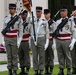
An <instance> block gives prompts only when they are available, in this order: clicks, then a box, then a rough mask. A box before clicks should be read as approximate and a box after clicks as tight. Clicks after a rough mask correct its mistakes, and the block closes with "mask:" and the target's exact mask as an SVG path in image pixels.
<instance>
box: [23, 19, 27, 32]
mask: <svg viewBox="0 0 76 75" xmlns="http://www.w3.org/2000/svg"><path fill="white" fill-rule="evenodd" d="M22 25H23V26H24V29H25V28H26V26H28V23H27V22H26V20H25V21H24V22H23V24H22ZM24 29H23V32H24Z"/></svg>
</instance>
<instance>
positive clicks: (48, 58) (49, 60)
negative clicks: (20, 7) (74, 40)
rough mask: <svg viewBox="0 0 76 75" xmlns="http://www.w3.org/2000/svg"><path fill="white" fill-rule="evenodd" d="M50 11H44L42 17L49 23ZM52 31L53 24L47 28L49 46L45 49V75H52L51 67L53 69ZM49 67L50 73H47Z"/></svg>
mask: <svg viewBox="0 0 76 75" xmlns="http://www.w3.org/2000/svg"><path fill="white" fill-rule="evenodd" d="M50 13H51V12H50V10H49V9H44V16H45V19H46V20H47V21H48V23H49V21H50V16H51V14H50ZM53 31H54V26H53V24H52V25H51V26H50V27H49V34H50V37H49V46H48V48H47V50H46V51H45V74H50V75H52V71H53V67H54V51H53V49H52V44H53V38H52V33H53ZM49 67H50V72H49V71H48V69H49Z"/></svg>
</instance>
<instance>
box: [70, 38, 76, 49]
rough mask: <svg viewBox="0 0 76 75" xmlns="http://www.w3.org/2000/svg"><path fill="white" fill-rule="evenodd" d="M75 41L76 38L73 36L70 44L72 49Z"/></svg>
mask: <svg viewBox="0 0 76 75" xmlns="http://www.w3.org/2000/svg"><path fill="white" fill-rule="evenodd" d="M75 42H76V39H75V38H72V40H71V44H70V45H69V47H70V50H73V48H74V44H75Z"/></svg>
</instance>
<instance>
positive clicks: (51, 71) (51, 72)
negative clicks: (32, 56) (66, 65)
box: [49, 67, 53, 75]
mask: <svg viewBox="0 0 76 75" xmlns="http://www.w3.org/2000/svg"><path fill="white" fill-rule="evenodd" d="M49 74H50V75H52V74H53V68H52V67H50V72H49Z"/></svg>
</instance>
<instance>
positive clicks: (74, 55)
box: [71, 6, 76, 74]
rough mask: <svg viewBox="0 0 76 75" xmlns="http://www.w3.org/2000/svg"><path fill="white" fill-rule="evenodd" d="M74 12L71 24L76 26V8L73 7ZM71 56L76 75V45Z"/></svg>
mask: <svg viewBox="0 0 76 75" xmlns="http://www.w3.org/2000/svg"><path fill="white" fill-rule="evenodd" d="M72 12H74V14H73V16H72V17H71V23H72V24H73V25H76V6H74V7H73V11H72ZM74 28H76V26H75V27H74ZM71 54H72V68H73V72H72V74H76V43H75V45H74V49H73V50H72V52H71Z"/></svg>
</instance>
